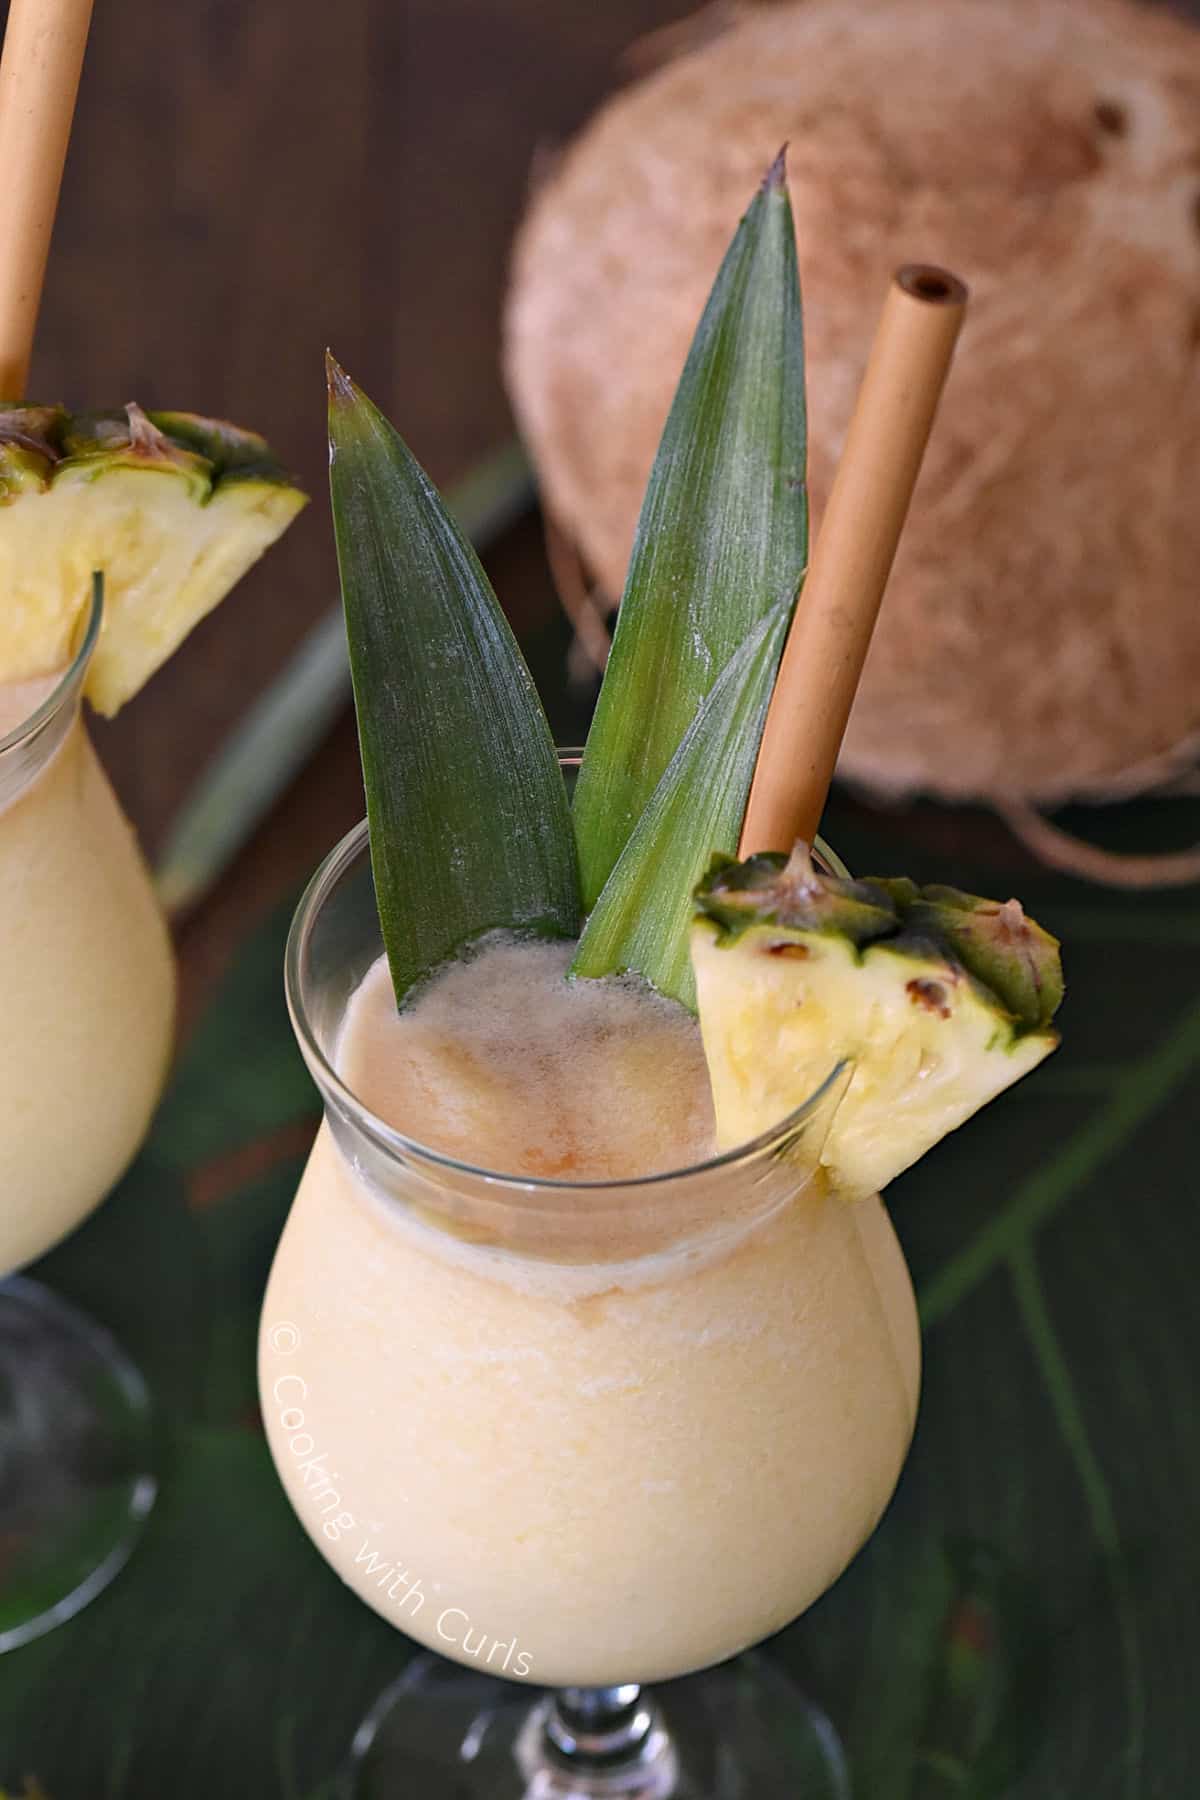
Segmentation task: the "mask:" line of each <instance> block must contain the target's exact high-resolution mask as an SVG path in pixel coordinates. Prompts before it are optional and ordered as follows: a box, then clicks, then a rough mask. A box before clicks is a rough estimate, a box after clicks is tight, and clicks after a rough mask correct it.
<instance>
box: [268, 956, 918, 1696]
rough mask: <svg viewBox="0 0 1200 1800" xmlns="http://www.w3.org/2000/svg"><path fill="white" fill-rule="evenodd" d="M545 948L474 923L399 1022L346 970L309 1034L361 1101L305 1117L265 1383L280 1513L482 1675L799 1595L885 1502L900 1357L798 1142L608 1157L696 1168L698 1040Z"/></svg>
mask: <svg viewBox="0 0 1200 1800" xmlns="http://www.w3.org/2000/svg"><path fill="white" fill-rule="evenodd" d="M568 960H569V950H568V949H567V948H565V947H562V948H560V947H555V946H549V945H540V946H533V945H520V946H514V945H513V944H511V943H505V942H503V941H499V942H493V943H492V944H491V945H490V946H489V947H488V948H486V949H485V951H484V952H483V953H482V954H480V955H479V956H477V957H476V958H475V959H474V960H473V961H471V962H468V963H465V964H460V965H455V966H452V967H451V968H450V969H449V971H447V972H446V973H444V974H442V975H441V976H440V977H438V978H437V979H435V981H434V982H433V983H431V984H430V985H429V986H428V987H427V988H426V989H425V991H424V992H423V994H422V995H421V996H420V998H419V999H418V1000H417V1002H416V1003H415V1004H414V1005H412V1006H411V1007H410V1008H408V1009H407V1010H406V1011H404V1012H402V1013H397V1011H396V1007H395V1001H394V998H393V996H392V991H391V985H390V981H389V978H388V973H387V969H386V965H385V964H384V963H383V962H382V961H380V962H379V963H377V964H376V965H375V966H374V967H373V968H372V969H370V971H369V972H368V973H367V974H366V976H365V979H364V980H363V981H362V983H361V985H360V986H359V988H358V990H357V992H356V993H355V995H354V997H353V999H352V1000H351V1002H350V1004H349V1006H348V1008H347V1009H346V1016H345V1021H344V1024H343V1025H342V1027H341V1029H340V1031H339V1032H338V1033H337V1036H336V1042H335V1043H331V1060H332V1062H333V1063H334V1064H335V1066H336V1070H337V1074H338V1075H339V1076H340V1078H341V1081H342V1082H344V1084H345V1089H346V1090H348V1091H349V1093H350V1094H352V1095H353V1096H355V1097H356V1098H357V1100H358V1102H360V1103H361V1105H362V1107H363V1108H365V1109H366V1110H365V1111H364V1112H363V1113H362V1114H361V1115H359V1116H358V1117H357V1118H355V1117H351V1116H350V1115H349V1114H348V1112H347V1111H346V1109H345V1108H344V1107H342V1106H339V1104H337V1100H336V1097H335V1099H334V1103H333V1104H332V1105H331V1123H327V1124H326V1125H325V1126H324V1127H323V1128H322V1130H321V1133H320V1135H319V1137H318V1140H317V1143H316V1146H315V1148H314V1150H313V1154H312V1158H311V1161H310V1163H309V1167H308V1170H307V1172H306V1174H305V1177H304V1180H303V1183H302V1185H301V1188H300V1191H299V1194H298V1196H297V1199H296V1202H295V1205H294V1207H293V1210H292V1214H291V1217H290V1219H289V1222H288V1225H287V1228H286V1231H285V1233H284V1236H283V1239H282V1242H281V1244H280V1248H279V1251H278V1255H277V1258H276V1262H275V1267H274V1270H273V1272H272V1276H271V1281H270V1287H269V1290H268V1294H267V1299H266V1305H265V1309H264V1316H263V1318H264V1330H263V1339H262V1361H261V1378H262V1398H263V1410H264V1415H265V1418H266V1423H267V1430H268V1433H269V1437H270V1442H271V1447H272V1450H273V1453H274V1456H275V1460H276V1463H277V1465H278V1467H279V1470H280V1473H281V1475H282V1478H283V1480H284V1483H285V1485H286V1487H287V1489H288V1492H289V1494H290V1496H291V1499H292V1502H293V1505H294V1506H295V1509H296V1512H297V1514H298V1516H299V1517H300V1519H301V1521H302V1522H303V1523H304V1525H305V1527H306V1528H307V1530H308V1531H309V1532H310V1534H311V1535H312V1537H313V1540H314V1542H315V1543H316V1545H317V1546H318V1548H319V1549H320V1550H321V1551H322V1553H323V1554H324V1555H325V1556H326V1557H327V1558H328V1559H329V1561H330V1562H331V1563H332V1565H333V1566H334V1568H335V1569H336V1570H337V1572H338V1573H339V1574H340V1575H341V1576H342V1578H343V1580H345V1581H346V1582H347V1583H349V1584H350V1585H351V1586H352V1587H354V1588H355V1589H356V1591H357V1592H358V1593H359V1594H360V1595H361V1596H362V1597H363V1598H364V1599H365V1600H367V1601H368V1603H369V1604H370V1605H372V1606H373V1607H375V1609H376V1610H377V1611H378V1612H380V1613H381V1614H383V1616H384V1617H386V1618H388V1619H389V1620H391V1622H392V1623H394V1624H395V1625H397V1626H398V1627H400V1628H401V1629H403V1630H404V1631H405V1632H407V1633H408V1634H409V1635H411V1636H413V1637H416V1638H418V1639H420V1640H421V1641H423V1642H424V1643H426V1644H428V1645H429V1646H430V1647H431V1648H433V1649H435V1650H437V1651H439V1652H441V1653H442V1654H443V1655H445V1656H448V1657H453V1658H457V1659H458V1660H460V1661H463V1662H470V1663H473V1664H476V1665H479V1666H481V1667H487V1668H490V1669H491V1671H492V1672H493V1673H496V1674H501V1673H503V1674H506V1675H508V1676H510V1677H515V1678H518V1679H529V1680H531V1681H535V1682H541V1683H548V1684H576V1685H600V1684H607V1683H618V1682H629V1681H634V1680H646V1679H651V1678H661V1677H670V1676H674V1675H678V1674H680V1673H682V1672H684V1671H687V1670H692V1669H697V1668H701V1667H703V1666H706V1665H708V1664H711V1663H714V1662H717V1661H719V1660H721V1659H723V1658H725V1657H728V1656H730V1655H732V1654H733V1653H734V1652H736V1651H738V1650H740V1649H741V1648H743V1647H744V1646H746V1645H748V1644H751V1643H753V1642H756V1641H757V1640H758V1639H760V1638H762V1637H764V1636H765V1635H767V1634H768V1633H770V1632H772V1631H774V1630H776V1629H777V1628H778V1627H780V1626H782V1625H783V1624H785V1623H786V1622H787V1621H788V1620H790V1619H792V1618H794V1617H795V1616H796V1615H797V1614H798V1613H800V1612H801V1611H803V1610H804V1608H806V1607H807V1606H808V1605H809V1604H810V1603H811V1602H812V1601H813V1600H815V1599H816V1598H817V1597H818V1596H819V1595H820V1594H821V1593H823V1592H824V1590H825V1589H826V1588H827V1587H828V1586H829V1585H830V1583H831V1582H832V1581H833V1580H835V1579H836V1577H837V1575H838V1574H839V1573H840V1571H841V1570H842V1569H843V1568H844V1567H845V1565H846V1563H847V1562H848V1561H849V1560H850V1558H851V1557H852V1556H853V1555H854V1554H855V1552H856V1551H857V1550H858V1548H859V1547H860V1545H861V1544H862V1543H863V1542H864V1540H865V1539H866V1537H867V1536H868V1534H869V1533H870V1531H871V1530H872V1528H873V1526H874V1525H875V1523H876V1521H877V1520H878V1518H879V1516H880V1514H881V1512H882V1511H883V1508H884V1507H885V1505H886V1504H887V1501H888V1498H889V1496H890V1494H891V1492H892V1489H893V1486H894V1484H895V1481H896V1478H897V1476H898V1473H899V1470H900V1467H901V1464H902V1462H903V1459H904V1455H905V1452H906V1450H907V1448H908V1444H909V1440H910V1437H911V1434H912V1428H913V1421H914V1416H915V1411H916V1404H917V1389H918V1379H919V1348H918V1338H917V1326H916V1316H915V1309H914V1304H913V1297H912V1290H911V1287H910V1284H909V1281H908V1276H907V1272H906V1269H905V1266H904V1262H903V1259H902V1256H901V1254H900V1250H899V1247H898V1245H897V1242H896V1239H895V1237H894V1235H893V1233H892V1230H891V1227H890V1225H889V1223H888V1221H887V1217H886V1215H885V1213H884V1212H883V1210H882V1208H881V1206H880V1204H879V1202H878V1201H877V1200H874V1199H872V1200H868V1201H865V1202H861V1203H859V1204H856V1205H847V1204H846V1203H844V1202H842V1201H841V1200H838V1199H836V1198H834V1197H832V1196H831V1195H830V1194H829V1193H828V1191H827V1190H826V1188H825V1187H824V1185H823V1183H822V1181H821V1179H820V1178H819V1177H817V1178H813V1177H812V1176H811V1168H812V1163H813V1157H812V1156H808V1157H804V1156H799V1157H797V1159H796V1160H794V1161H789V1160H788V1159H787V1158H786V1157H780V1156H778V1155H774V1154H772V1151H771V1150H770V1149H763V1150H760V1151H759V1152H758V1153H749V1154H747V1156H746V1157H745V1158H739V1157H736V1156H735V1157H734V1158H732V1159H727V1161H726V1163H725V1165H724V1166H723V1167H713V1166H711V1164H710V1166H709V1168H708V1169H707V1171H705V1170H703V1169H697V1170H696V1172H694V1173H692V1174H682V1175H678V1174H677V1175H673V1176H669V1177H665V1178H663V1179H660V1180H658V1181H642V1182H641V1183H640V1184H639V1183H638V1182H637V1181H636V1180H635V1179H634V1178H636V1177H646V1176H648V1175H651V1174H656V1173H657V1174H660V1175H661V1174H662V1172H663V1171H667V1170H671V1169H676V1170H678V1169H680V1168H689V1167H692V1166H693V1165H702V1164H704V1163H705V1161H706V1159H711V1158H712V1156H713V1121H712V1110H711V1099H710V1095H709V1088H708V1081H707V1076H706V1073H705V1067H704V1059H703V1054H702V1051H701V1047H700V1041H699V1034H698V1032H697V1030H696V1027H695V1024H694V1021H693V1020H692V1019H691V1018H690V1017H689V1016H688V1015H687V1014H686V1013H684V1011H683V1009H682V1008H679V1007H677V1006H674V1005H672V1004H670V1003H667V1002H663V1001H659V1000H657V999H655V998H654V997H652V996H651V995H650V994H649V993H648V992H646V991H645V990H640V991H639V990H637V989H634V988H632V987H629V986H626V985H625V984H622V983H617V982H604V983H597V982H577V983H573V984H570V985H568V984H567V983H566V982H565V981H564V979H563V976H564V972H565V969H566V965H567V962H568ZM318 1076H320V1071H319V1070H318ZM328 1097H329V1096H328V1094H327V1098H328ZM371 1115H375V1117H376V1119H377V1120H382V1121H384V1122H385V1125H384V1126H383V1127H382V1128H381V1129H380V1130H379V1131H377V1130H376V1129H375V1127H374V1126H373V1125H372V1123H371ZM364 1123H365V1126H366V1130H365V1131H364V1130H363V1129H362V1127H363V1124H364ZM816 1124H818V1125H819V1121H816ZM388 1125H390V1126H392V1127H395V1128H396V1130H398V1131H399V1132H403V1133H404V1134H406V1135H407V1136H409V1137H411V1138H414V1139H417V1140H418V1141H420V1142H422V1143H425V1144H427V1145H429V1146H430V1147H431V1149H433V1150H434V1151H436V1152H441V1153H442V1154H443V1155H445V1156H447V1157H451V1158H454V1159H457V1160H458V1161H461V1162H464V1163H467V1164H470V1165H472V1166H473V1167H474V1168H476V1169H479V1168H481V1167H482V1168H492V1169H496V1170H499V1171H501V1172H502V1173H503V1174H505V1175H508V1176H510V1177H515V1178H516V1179H515V1180H513V1181H512V1182H510V1183H508V1184H496V1183H487V1182H480V1181H478V1180H476V1179H473V1178H471V1177H468V1176H461V1177H460V1176H458V1175H456V1174H455V1172H454V1169H453V1167H452V1166H450V1165H445V1166H441V1165H439V1163H438V1161H437V1160H436V1158H434V1157H429V1156H425V1155H422V1154H420V1153H419V1152H413V1153H412V1154H406V1153H404V1151H403V1148H402V1140H399V1139H395V1138H391V1137H389V1136H388V1134H387V1132H386V1126H388ZM522 1177H524V1178H525V1185H522V1183H521V1178H522ZM530 1178H532V1179H533V1180H534V1181H535V1182H537V1181H540V1182H541V1183H543V1184H544V1185H541V1186H536V1185H534V1186H531V1185H529V1182H530ZM589 1182H590V1183H592V1184H595V1185H591V1186H589V1185H586V1184H587V1183H589ZM568 1184H577V1185H568Z"/></svg>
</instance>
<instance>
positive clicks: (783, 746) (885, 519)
mask: <svg viewBox="0 0 1200 1800" xmlns="http://www.w3.org/2000/svg"><path fill="white" fill-rule="evenodd" d="M966 303H967V290H966V288H965V286H964V285H963V283H962V282H961V281H960V280H959V279H958V277H957V276H956V275H950V274H948V273H947V272H946V270H944V269H934V268H929V267H926V266H923V265H920V264H912V265H909V266H908V267H906V268H903V269H900V270H899V271H898V272H897V274H896V276H895V278H894V279H893V281H892V285H891V288H890V289H889V291H888V297H887V301H886V303H885V305H884V309H883V315H882V317H881V319H880V321H879V329H878V330H877V332H876V333H875V342H874V344H873V345H872V347H871V355H870V360H869V361H868V363H867V372H866V374H865V375H864V377H863V383H862V387H861V389H860V390H859V395H858V404H857V406H856V407H855V409H854V417H853V419H852V420H851V422H850V431H849V435H848V436H847V438H846V448H845V450H844V451H843V453H842V459H841V462H840V463H839V464H838V468H837V473H836V475H835V476H834V481H833V488H832V490H831V492H830V495H829V501H828V504H827V506H826V508H825V517H824V519H823V521H822V523H821V528H820V531H819V532H818V534H817V541H816V544H815V546H814V549H813V554H812V561H811V564H810V566H809V571H808V576H807V579H806V580H805V583H804V588H803V591H802V593H801V595H800V600H799V603H798V605H797V608H796V617H795V619H794V620H793V622H792V628H791V632H790V633H789V636H788V641H787V644H786V646H785V648H784V652H783V660H782V662H781V663H780V665H779V679H778V680H777V682H776V684H775V692H774V695H773V696H772V699H771V705H770V709H769V710H768V713H767V722H766V725H765V727H764V730H763V740H762V747H761V749H760V750H759V753H758V763H757V765H756V767H755V771H754V781H753V784H752V786H751V789H750V799H749V802H748V804H747V807H746V819H745V823H744V825H743V826H742V841H741V845H740V853H741V855H742V856H752V855H753V854H754V853H755V852H756V851H759V850H785V851H787V850H790V849H791V848H792V845H793V844H794V843H795V842H796V840H797V839H798V838H803V839H804V840H805V841H806V842H807V843H810V844H811V842H812V840H813V838H814V837H815V836H816V832H817V826H818V825H819V824H820V820H821V813H822V811H823V810H824V806H825V797H826V795H827V793H828V792H829V783H830V781H831V780H832V778H833V769H834V764H835V763H836V762H837V756H838V751H839V750H840V748H841V744H842V737H843V734H844V733H845V730H846V721H847V719H848V718H849V717H850V708H851V705H852V704H853V701H854V692H855V689H856V688H857V686H858V682H859V677H860V676H861V674H862V667H863V663H864V661H865V660H866V655H867V647H868V645H869V644H870V642H871V633H872V631H873V630H874V629H875V619H876V616H877V615H878V612H879V603H880V601H881V600H882V598H883V590H884V587H885V585H886V583H887V578H888V575H889V573H890V571H891V567H892V559H893V557H894V556H895V554H896V545H897V543H898V542H899V538H900V530H901V527H902V526H903V524H904V518H905V514H906V513H907V512H908V503H909V501H910V500H911V498H912V491H913V488H914V486H915V485H916V479H917V472H918V470H919V469H920V467H921V458H922V456H923V455H924V453H925V445H926V443H927V442H928V439H929V432H930V427H931V426H932V424H933V417H934V414H935V412H936V411H937V404H938V400H939V399H940V398H941V392H942V386H943V383H944V382H945V379H946V372H947V370H948V369H949V367H950V358H951V355H952V354H953V351H954V344H955V340H956V338H957V337H958V331H959V327H960V325H961V324H962V318H963V309H964V308H965V306H966Z"/></svg>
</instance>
